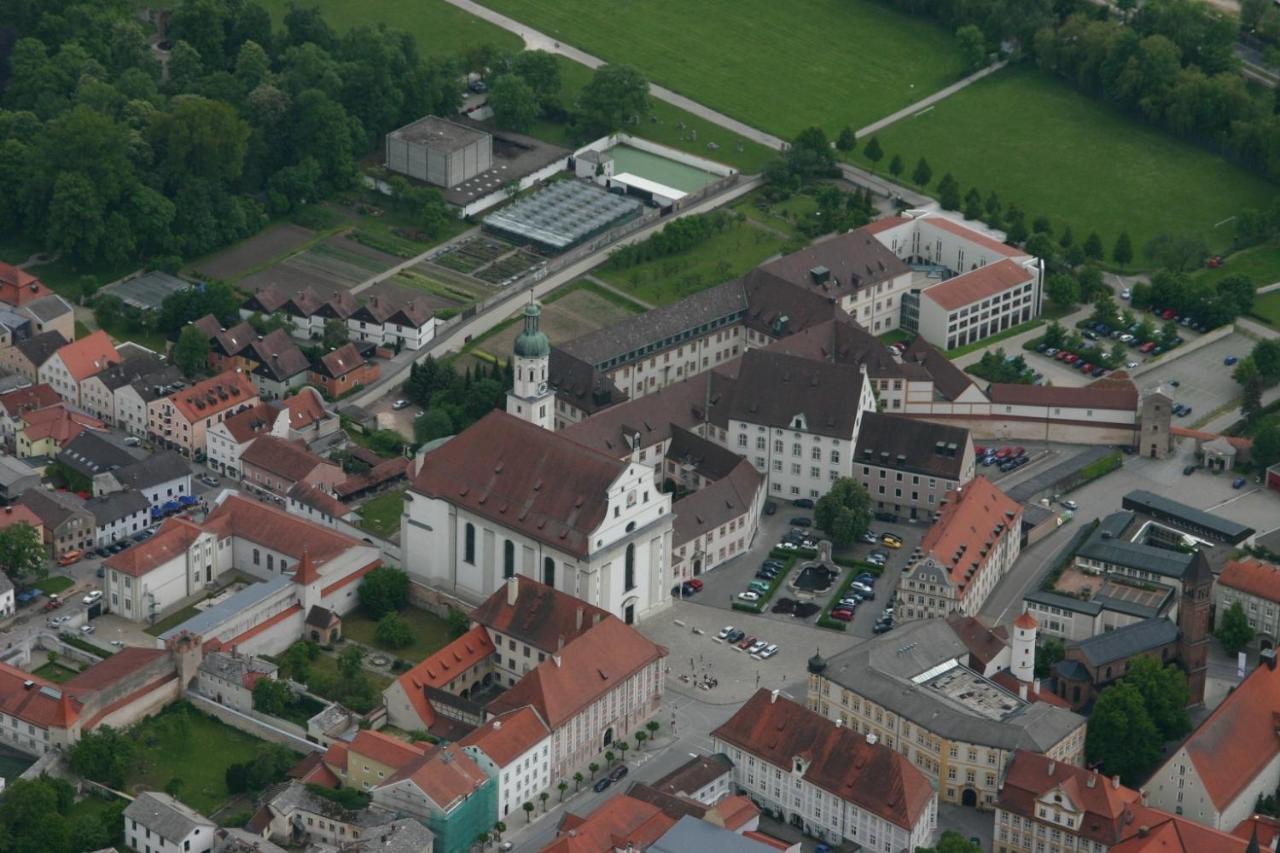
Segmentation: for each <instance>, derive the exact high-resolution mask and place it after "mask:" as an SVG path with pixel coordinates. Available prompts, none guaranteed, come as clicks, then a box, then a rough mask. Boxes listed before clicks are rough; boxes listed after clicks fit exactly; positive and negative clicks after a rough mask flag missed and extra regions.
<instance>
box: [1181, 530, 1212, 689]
mask: <svg viewBox="0 0 1280 853" xmlns="http://www.w3.org/2000/svg"><path fill="white" fill-rule="evenodd" d="M1212 600H1213V570H1212V569H1210V568H1209V561H1208V560H1206V559H1205V556H1204V553H1203V552H1201V551H1196V553H1195V556H1193V557H1192V558H1191V564H1190V565H1189V566H1188V567H1187V571H1186V573H1185V574H1184V575H1183V576H1182V601H1180V602H1179V603H1178V660H1179V661H1180V662H1181V663H1182V668H1183V669H1185V670H1186V671H1187V690H1188V691H1189V692H1190V693H1191V703H1190V704H1192V705H1203V704H1204V682H1205V677H1206V674H1207V670H1208V667H1209V605H1210V603H1211V602H1212Z"/></svg>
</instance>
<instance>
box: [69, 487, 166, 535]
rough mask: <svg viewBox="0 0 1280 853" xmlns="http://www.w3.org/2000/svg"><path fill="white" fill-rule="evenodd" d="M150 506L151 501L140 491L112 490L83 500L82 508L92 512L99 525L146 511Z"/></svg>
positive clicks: (102, 525)
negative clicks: (109, 492)
mask: <svg viewBox="0 0 1280 853" xmlns="http://www.w3.org/2000/svg"><path fill="white" fill-rule="evenodd" d="M150 507H151V502H150V501H148V500H147V499H146V497H144V496H143V495H142V493H141V492H112V493H111V494H107V495H100V496H98V497H96V498H89V499H88V500H87V501H85V502H84V508H85V509H86V510H88V511H89V512H90V513H92V514H93V519H94V521H96V522H97V524H98V526H99V527H105V526H106V525H108V524H111V523H112V522H114V521H119V520H120V519H122V518H128V517H129V516H131V515H136V514H138V513H141V512H146V511H147V510H148V509H149V508H150Z"/></svg>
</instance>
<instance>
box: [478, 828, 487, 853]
mask: <svg viewBox="0 0 1280 853" xmlns="http://www.w3.org/2000/svg"><path fill="white" fill-rule="evenodd" d="M475 843H476V844H479V845H480V849H481V850H486V849H488V847H489V833H488V831H487V830H486V831H485V832H482V833H480V834H479V835H477V836H476V840H475Z"/></svg>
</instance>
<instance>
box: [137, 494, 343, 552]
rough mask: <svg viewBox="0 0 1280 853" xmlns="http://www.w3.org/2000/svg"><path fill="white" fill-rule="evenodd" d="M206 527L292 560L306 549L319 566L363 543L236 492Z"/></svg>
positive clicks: (206, 520)
mask: <svg viewBox="0 0 1280 853" xmlns="http://www.w3.org/2000/svg"><path fill="white" fill-rule="evenodd" d="M205 526H206V527H213V528H214V529H215V530H217V531H219V535H223V536H225V535H227V534H230V535H234V536H240V537H243V538H245V539H248V540H249V541H250V542H257V543H258V544H260V545H265V546H266V547H268V548H271V549H272V550H274V551H277V552H279V553H281V554H284V555H285V556H286V557H289V558H291V559H293V560H300V559H302V555H303V553H304V552H305V553H307V554H309V555H310V557H311V559H312V560H314V561H315V563H316V564H317V565H320V566H323V565H324V564H325V563H326V562H328V561H329V560H331V559H333V558H334V557H336V556H338V555H340V554H342V553H344V552H345V551H347V550H348V549H350V548H358V547H361V545H362V543H361V542H359V541H357V540H355V539H352V538H351V537H350V536H346V535H343V534H341V533H339V532H338V531H336V530H331V529H330V528H328V527H324V526H322V525H319V524H316V523H315V522H311V521H307V520H306V519H304V518H299V517H298V516H296V515H290V514H289V513H287V512H285V511H284V510H282V509H278V508H276V507H274V506H271V505H270V504H264V503H259V502H258V501H255V500H250V499H249V498H245V497H241V496H239V495H229V496H227V497H226V498H225V499H224V500H223V501H222V503H221V504H220V505H219V506H218V508H217V509H215V510H214V511H213V512H211V513H209V516H208V518H206V519H205ZM125 553H128V552H125Z"/></svg>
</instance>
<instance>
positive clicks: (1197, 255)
mask: <svg viewBox="0 0 1280 853" xmlns="http://www.w3.org/2000/svg"><path fill="white" fill-rule="evenodd" d="M1142 252H1143V254H1144V255H1146V257H1147V259H1148V260H1150V261H1152V262H1154V263H1155V264H1157V265H1158V266H1160V267H1161V268H1163V269H1166V270H1169V271H1170V272H1175V273H1177V272H1186V271H1187V270H1190V269H1193V268H1195V267H1198V266H1200V264H1201V263H1202V262H1203V261H1204V259H1205V256H1206V255H1208V254H1209V247H1208V246H1206V245H1205V242H1204V240H1202V239H1200V238H1199V237H1196V236H1194V235H1187V234H1157V235H1156V236H1154V237H1152V238H1151V239H1150V240H1149V241H1148V242H1147V245H1146V246H1144V247H1143V249H1142Z"/></svg>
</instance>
